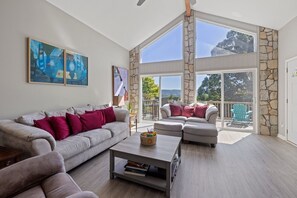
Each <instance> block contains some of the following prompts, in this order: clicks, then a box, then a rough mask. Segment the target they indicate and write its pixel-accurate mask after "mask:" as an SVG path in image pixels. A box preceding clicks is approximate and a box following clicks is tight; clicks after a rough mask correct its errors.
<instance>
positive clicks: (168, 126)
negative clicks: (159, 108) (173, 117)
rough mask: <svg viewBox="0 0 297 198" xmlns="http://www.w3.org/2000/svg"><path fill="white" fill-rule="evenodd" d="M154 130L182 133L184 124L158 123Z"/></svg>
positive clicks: (164, 121)
mask: <svg viewBox="0 0 297 198" xmlns="http://www.w3.org/2000/svg"><path fill="white" fill-rule="evenodd" d="M154 129H160V130H166V131H182V129H183V123H178V122H171V121H166V120H163V121H157V122H155V124H154Z"/></svg>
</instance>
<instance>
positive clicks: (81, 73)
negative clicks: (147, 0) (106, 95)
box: [65, 50, 89, 86]
mask: <svg viewBox="0 0 297 198" xmlns="http://www.w3.org/2000/svg"><path fill="white" fill-rule="evenodd" d="M65 54H66V55H65V58H66V64H65V72H66V73H65V74H66V75H65V76H66V85H78V86H88V81H89V79H88V71H89V70H88V69H89V68H88V57H86V56H83V55H81V54H78V53H75V52H71V51H68V50H66V53H65Z"/></svg>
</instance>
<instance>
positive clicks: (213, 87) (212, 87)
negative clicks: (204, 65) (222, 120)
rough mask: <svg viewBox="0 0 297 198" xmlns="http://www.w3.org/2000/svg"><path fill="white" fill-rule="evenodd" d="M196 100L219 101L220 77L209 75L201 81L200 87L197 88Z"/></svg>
mask: <svg viewBox="0 0 297 198" xmlns="http://www.w3.org/2000/svg"><path fill="white" fill-rule="evenodd" d="M197 100H198V101H199V100H200V101H209V100H213V101H218V100H221V75H219V74H209V75H207V76H206V77H205V78H204V79H203V81H202V83H201V86H200V87H199V88H198V92H197Z"/></svg>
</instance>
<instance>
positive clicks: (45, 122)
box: [34, 117, 56, 139]
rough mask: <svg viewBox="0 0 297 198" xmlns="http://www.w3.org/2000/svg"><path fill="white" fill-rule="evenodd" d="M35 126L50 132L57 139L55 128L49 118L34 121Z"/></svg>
mask: <svg viewBox="0 0 297 198" xmlns="http://www.w3.org/2000/svg"><path fill="white" fill-rule="evenodd" d="M34 126H35V127H37V128H39V129H42V130H45V131H47V132H49V133H50V134H51V135H52V136H53V137H54V138H55V139H56V135H55V132H54V130H53V127H52V126H51V123H50V120H49V118H47V117H45V118H43V119H41V120H34Z"/></svg>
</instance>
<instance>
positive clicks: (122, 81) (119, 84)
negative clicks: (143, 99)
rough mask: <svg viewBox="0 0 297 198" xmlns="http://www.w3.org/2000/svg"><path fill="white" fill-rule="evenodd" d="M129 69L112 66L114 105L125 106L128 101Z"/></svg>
mask: <svg viewBox="0 0 297 198" xmlns="http://www.w3.org/2000/svg"><path fill="white" fill-rule="evenodd" d="M128 78H129V76H128V69H126V68H123V67H117V66H112V85H113V89H112V95H113V105H116V106H123V105H124V104H125V101H127V100H128V95H129V94H128Z"/></svg>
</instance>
